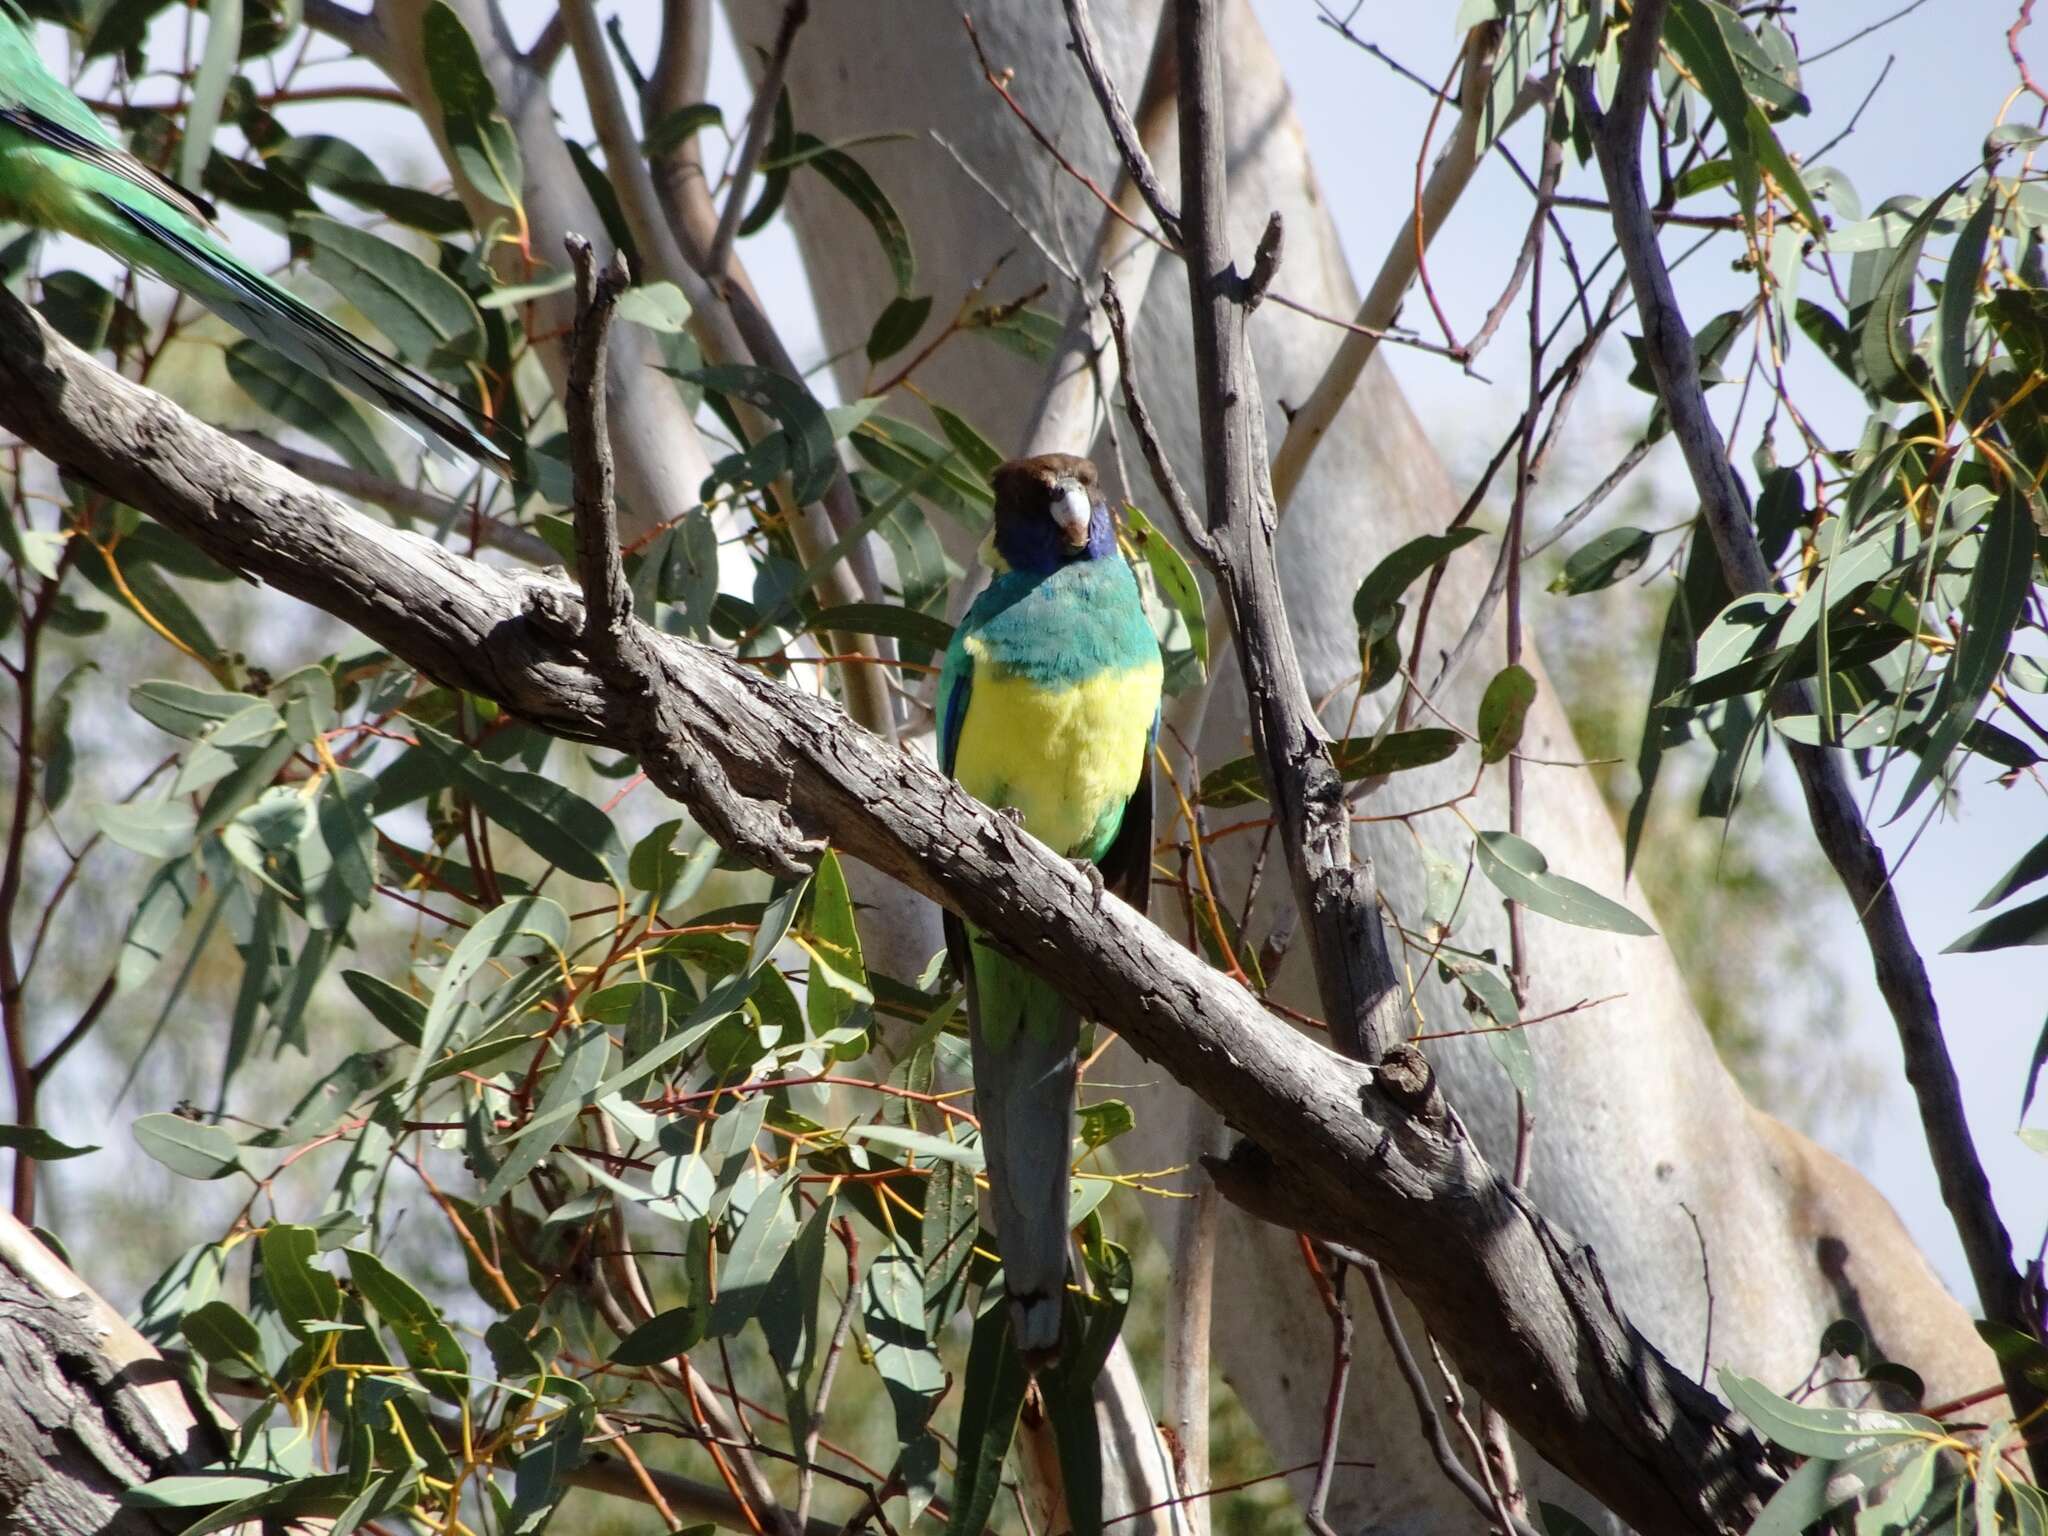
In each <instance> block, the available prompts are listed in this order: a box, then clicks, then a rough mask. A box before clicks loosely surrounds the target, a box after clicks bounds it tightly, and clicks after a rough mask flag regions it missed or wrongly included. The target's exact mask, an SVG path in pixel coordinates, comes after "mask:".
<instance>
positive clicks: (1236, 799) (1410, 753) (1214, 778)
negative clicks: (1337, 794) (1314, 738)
mask: <svg viewBox="0 0 2048 1536" xmlns="http://www.w3.org/2000/svg"><path fill="white" fill-rule="evenodd" d="M1464 744H1465V738H1464V737H1462V736H1460V735H1459V734H1458V733H1457V732H1456V731H1452V730H1446V729H1443V728H1441V727H1437V726H1426V727H1423V728H1421V729H1419V730H1413V731H1394V732H1392V733H1390V734H1389V735H1388V736H1386V737H1385V738H1384V739H1383V740H1381V741H1380V742H1379V743H1378V744H1377V745H1375V744H1374V742H1373V738H1372V737H1370V736H1347V737H1345V738H1344V740H1342V741H1337V742H1332V743H1331V744H1330V756H1331V760H1332V761H1333V762H1334V763H1335V764H1336V767H1337V772H1338V773H1339V774H1341V775H1342V776H1343V777H1344V778H1345V779H1346V780H1352V779H1364V778H1377V777H1379V776H1381V775H1383V774H1389V773H1402V772H1405V771H1406V770H1408V769H1411V768H1427V767H1428V766H1429V765H1430V764H1432V763H1440V762H1442V761H1443V760H1444V759H1445V758H1447V757H1450V756H1451V755H1452V754H1454V753H1455V752H1456V751H1457V750H1458V748H1459V747H1461V746H1463V745H1464ZM1195 798H1196V799H1197V800H1199V801H1200V802H1201V803H1202V804H1203V805H1206V806H1208V807H1209V808H1210V809H1211V810H1219V811H1220V810H1228V809H1230V808H1231V807H1233V806H1239V805H1250V804H1251V803H1252V802H1253V801H1254V800H1263V799H1265V798H1266V781H1265V777H1264V773H1263V770H1262V769H1261V768H1260V767H1259V760H1258V759H1257V758H1256V757H1234V758H1232V759H1231V760H1230V761H1229V762H1227V763H1225V764H1223V765H1222V766H1221V767H1219V768H1212V769H1210V770H1209V771H1208V772H1207V773H1205V774H1203V775H1202V782H1201V785H1200V787H1199V788H1198V789H1197V790H1196V791H1195Z"/></svg>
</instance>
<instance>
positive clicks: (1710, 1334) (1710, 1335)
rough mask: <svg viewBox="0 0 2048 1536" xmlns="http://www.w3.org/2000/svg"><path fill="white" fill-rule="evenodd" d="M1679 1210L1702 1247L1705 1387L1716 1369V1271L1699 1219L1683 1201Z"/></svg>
mask: <svg viewBox="0 0 2048 1536" xmlns="http://www.w3.org/2000/svg"><path fill="white" fill-rule="evenodd" d="M1678 1208H1679V1209H1680V1210H1681V1211H1683V1212H1685V1214H1686V1217H1687V1218H1688V1219H1689V1220H1690V1221H1691V1222H1692V1235H1693V1240H1694V1241H1695V1242H1697V1243H1698V1244H1699V1245H1700V1289H1701V1290H1703V1291H1705V1292H1706V1293H1707V1327H1706V1334H1705V1336H1704V1337H1703V1338H1702V1339H1701V1340H1700V1385H1701V1386H1705V1385H1706V1384H1707V1373H1708V1372H1709V1371H1711V1370H1712V1369H1713V1368H1714V1271H1713V1268H1712V1266H1711V1265H1709V1264H1708V1262H1707V1234H1706V1233H1705V1232H1704V1231H1702V1230H1701V1229H1700V1219H1699V1217H1698V1216H1697V1215H1695V1214H1694V1212H1693V1208H1692V1207H1691V1206H1689V1205H1687V1204H1686V1203H1685V1202H1684V1201H1683V1200H1681V1201H1679V1202H1678Z"/></svg>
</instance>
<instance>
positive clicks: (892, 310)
mask: <svg viewBox="0 0 2048 1536" xmlns="http://www.w3.org/2000/svg"><path fill="white" fill-rule="evenodd" d="M931 312H932V298H931V295H930V294H928V293H925V294H919V295H918V296H917V297H915V298H908V297H905V296H903V295H898V296H897V297H896V298H893V299H891V300H890V301H889V302H888V303H887V304H886V305H884V306H883V309H882V312H881V313H880V314H879V315H877V316H875V324H874V328H873V329H872V330H870V331H869V332H868V346H867V352H868V361H869V362H870V363H879V362H881V361H882V360H883V359H884V358H888V357H894V356H895V355H896V354H897V353H898V352H901V351H902V350H903V349H904V348H905V347H907V346H909V345H910V344H911V342H913V341H915V340H916V339H917V333H918V332H919V331H921V330H923V329H924V323H925V320H926V319H927V318H928V317H929V316H930V315H931Z"/></svg>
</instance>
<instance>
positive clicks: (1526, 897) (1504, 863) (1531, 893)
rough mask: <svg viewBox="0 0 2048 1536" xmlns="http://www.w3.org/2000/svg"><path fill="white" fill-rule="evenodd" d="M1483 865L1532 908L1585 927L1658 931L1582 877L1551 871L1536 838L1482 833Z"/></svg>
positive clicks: (1481, 867) (1510, 894) (1488, 874)
mask: <svg viewBox="0 0 2048 1536" xmlns="http://www.w3.org/2000/svg"><path fill="white" fill-rule="evenodd" d="M1476 846H1477V851H1478V855H1479V870H1480V873H1481V874H1483V875H1485V876H1486V878H1487V879H1488V880H1491V881H1492V882H1493V884H1494V887H1495V889H1497V890H1498V891H1499V892H1500V893H1501V894H1502V895H1503V896H1506V897H1508V898H1509V899H1510V900H1513V901H1519V902H1520V903H1521V904H1522V905H1523V906H1525V907H1527V908H1528V909H1529V910H1530V911H1531V912H1540V913H1542V914H1543V915H1544V916H1545V917H1553V918H1556V919H1557V920H1558V921H1559V922H1561V923H1572V924H1574V925H1576V926H1578V927H1581V928H1604V929H1606V930H1607V931H1608V932H1610V933H1626V934H1632V935H1637V936H1644V937H1647V936H1649V935H1653V934H1655V933H1656V931H1657V930H1656V929H1654V928H1652V927H1651V926H1650V925H1649V924H1648V923H1646V922H1644V921H1643V920H1642V919H1641V918H1639V917H1637V916H1636V915H1635V913H1633V912H1631V911H1629V909H1628V908H1627V907H1624V906H1623V905H1621V903H1620V902H1617V901H1610V900H1608V899H1607V898H1606V897H1605V896H1602V895H1601V894H1600V893H1599V892H1598V891H1595V890H1593V889H1592V888H1591V887H1589V886H1584V885H1581V884H1579V883H1578V881H1576V880H1567V879H1566V878H1565V877H1564V876H1563V875H1554V874H1552V873H1551V872H1550V864H1549V861H1548V860H1546V859H1545V858H1544V857H1543V855H1542V853H1541V852H1540V851H1538V849H1537V848H1536V846H1535V845H1534V844H1532V843H1529V842H1525V841H1524V840H1523V839H1521V838H1519V837H1516V836H1514V835H1513V834H1512V833H1509V832H1481V833H1480V834H1479V839H1478V843H1477V845H1476Z"/></svg>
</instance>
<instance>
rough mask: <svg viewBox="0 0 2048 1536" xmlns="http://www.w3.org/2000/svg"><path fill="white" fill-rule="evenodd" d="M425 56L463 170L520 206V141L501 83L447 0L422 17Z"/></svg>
mask: <svg viewBox="0 0 2048 1536" xmlns="http://www.w3.org/2000/svg"><path fill="white" fill-rule="evenodd" d="M420 56H421V59H422V60H423V62H424V63H425V65H426V72H427V82H428V85H429V86H430V87H431V88H432V90H433V92H434V97H435V100H436V101H437V102H438V103H439V104H440V108H441V127H442V132H443V133H444V134H445V135H446V136H447V140H448V148H449V151H450V152H451V153H452V154H453V155H454V157H455V163H456V164H457V166H459V167H460V168H461V171H462V174H463V176H464V177H466V178H467V179H468V180H469V182H470V184H471V185H473V186H474V187H475V188H476V189H477V190H478V191H479V192H481V193H483V194H484V196H486V197H488V198H490V199H491V200H492V201H493V202H495V203H498V204H499V205H501V206H502V207H505V208H511V209H517V208H519V207H520V206H521V188H522V186H523V183H524V177H525V170H524V167H523V165H522V163H521V160H520V154H519V141H518V139H517V138H516V137H515V136H514V135H513V132H512V125H511V124H510V123H508V122H507V121H506V120H505V118H504V115H503V114H502V113H500V112H499V110H498V93H497V89H496V88H495V87H494V86H493V85H492V84H491V77H490V75H489V74H488V73H487V72H486V71H485V69H484V65H483V59H482V57H481V56H480V55H479V54H478V53H477V49H476V43H475V42H474V41H473V40H472V39H471V37H470V35H469V32H468V29H466V28H465V27H464V26H463V24H462V18H461V17H459V16H457V15H456V14H455V11H454V10H453V8H452V7H450V6H449V5H448V3H447V0H433V3H432V4H431V5H429V6H428V7H427V9H426V12H425V14H424V15H423V16H422V17H421V24H420Z"/></svg>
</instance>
